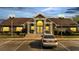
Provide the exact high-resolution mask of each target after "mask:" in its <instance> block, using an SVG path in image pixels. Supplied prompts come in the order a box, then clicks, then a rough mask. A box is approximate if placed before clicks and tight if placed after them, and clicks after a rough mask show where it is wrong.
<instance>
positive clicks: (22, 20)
mask: <svg viewBox="0 0 79 59" xmlns="http://www.w3.org/2000/svg"><path fill="white" fill-rule="evenodd" d="M33 21H34V20H33V19H32V18H9V19H7V20H4V21H3V22H2V23H1V25H8V26H10V25H11V23H13V25H14V26H17V25H21V24H24V23H26V22H33Z"/></svg>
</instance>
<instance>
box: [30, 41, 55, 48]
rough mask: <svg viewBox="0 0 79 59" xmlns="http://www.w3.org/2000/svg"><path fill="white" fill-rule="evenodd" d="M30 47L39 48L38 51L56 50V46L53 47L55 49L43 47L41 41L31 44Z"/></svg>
mask: <svg viewBox="0 0 79 59" xmlns="http://www.w3.org/2000/svg"><path fill="white" fill-rule="evenodd" d="M29 45H30V47H31V48H37V49H53V48H56V46H53V47H43V46H42V42H41V40H35V41H33V42H30V44H29Z"/></svg>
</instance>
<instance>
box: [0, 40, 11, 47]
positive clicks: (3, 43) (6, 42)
mask: <svg viewBox="0 0 79 59" xmlns="http://www.w3.org/2000/svg"><path fill="white" fill-rule="evenodd" d="M10 41H11V40H9V41H6V42H4V43H2V44H0V46H2V45H4V44H6V43H9V42H10Z"/></svg>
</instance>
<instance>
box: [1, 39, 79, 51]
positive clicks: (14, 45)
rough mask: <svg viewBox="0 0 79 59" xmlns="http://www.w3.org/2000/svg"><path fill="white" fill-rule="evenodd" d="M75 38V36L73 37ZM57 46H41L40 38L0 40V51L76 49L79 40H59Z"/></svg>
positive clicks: (78, 47)
mask: <svg viewBox="0 0 79 59" xmlns="http://www.w3.org/2000/svg"><path fill="white" fill-rule="evenodd" d="M74 39H75V38H74ZM58 43H59V44H58V46H57V47H53V48H43V47H42V44H41V41H40V40H0V51H78V50H79V40H59V41H58Z"/></svg>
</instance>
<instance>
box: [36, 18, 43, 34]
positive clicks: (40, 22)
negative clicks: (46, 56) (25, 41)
mask: <svg viewBox="0 0 79 59" xmlns="http://www.w3.org/2000/svg"><path fill="white" fill-rule="evenodd" d="M43 27H44V21H43V20H40V19H39V20H37V21H36V32H37V33H38V34H42V33H43Z"/></svg>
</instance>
